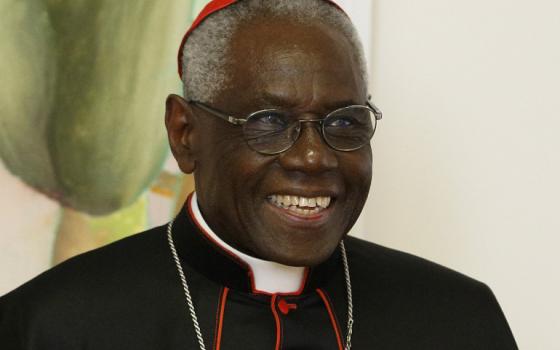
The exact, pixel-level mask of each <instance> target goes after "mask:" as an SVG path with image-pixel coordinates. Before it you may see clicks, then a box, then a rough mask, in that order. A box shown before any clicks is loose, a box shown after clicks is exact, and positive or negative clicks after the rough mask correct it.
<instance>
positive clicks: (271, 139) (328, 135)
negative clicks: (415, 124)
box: [189, 97, 383, 155]
mask: <svg viewBox="0 0 560 350" xmlns="http://www.w3.org/2000/svg"><path fill="white" fill-rule="evenodd" d="M189 103H190V104H192V105H194V106H196V107H198V108H200V109H202V110H204V111H205V112H207V113H209V114H211V115H213V116H216V117H218V118H221V119H223V120H225V121H227V122H229V123H231V124H233V125H241V126H242V127H243V135H244V137H245V141H246V142H247V144H248V145H249V147H250V148H251V149H253V150H255V151H256V152H259V153H261V154H264V155H274V154H279V153H282V152H285V151H287V150H288V149H289V148H290V147H292V146H293V145H294V144H295V143H296V141H297V140H298V138H299V135H300V134H301V129H302V124H303V123H318V124H319V125H320V127H321V135H322V137H323V140H324V141H325V143H326V144H327V145H329V146H330V147H331V148H332V149H334V150H337V151H343V152H350V151H355V150H357V149H360V148H362V147H363V146H365V145H366V144H367V143H369V141H370V140H371V138H372V137H373V134H374V133H375V128H376V126H377V121H378V120H381V118H382V116H383V114H382V112H381V110H379V108H377V107H376V106H375V105H374V104H373V103H371V102H370V101H369V97H368V101H367V102H366V105H351V106H346V107H342V108H339V109H336V110H334V111H332V112H330V113H329V114H327V115H326V116H325V117H324V118H322V119H297V118H295V117H294V115H293V114H291V113H289V112H287V111H284V110H281V109H263V110H260V111H257V112H253V113H251V114H249V115H248V116H247V117H246V118H236V117H233V116H231V115H228V114H226V113H224V112H221V111H219V110H217V109H215V108H213V107H210V106H208V105H207V104H204V103H202V102H197V101H189Z"/></svg>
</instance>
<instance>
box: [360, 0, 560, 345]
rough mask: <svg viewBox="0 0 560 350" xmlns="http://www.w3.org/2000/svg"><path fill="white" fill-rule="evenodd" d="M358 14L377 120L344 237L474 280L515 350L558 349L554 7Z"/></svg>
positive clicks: (559, 117) (443, 5)
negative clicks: (368, 170)
mask: <svg viewBox="0 0 560 350" xmlns="http://www.w3.org/2000/svg"><path fill="white" fill-rule="evenodd" d="M371 13H372V20H371V23H372V31H371V33H372V35H373V36H372V39H371V40H372V41H371V45H372V46H371V51H370V55H371V56H370V57H371V72H372V77H371V81H372V84H371V88H372V92H373V96H374V100H375V102H376V103H377V105H378V106H379V107H380V108H381V109H382V110H383V112H384V119H383V120H382V121H381V123H380V125H379V129H378V131H377V133H376V135H375V137H374V141H373V148H374V180H373V190H372V191H371V192H370V198H369V202H368V204H367V207H366V209H365V211H364V214H363V215H362V216H363V219H362V221H361V222H360V223H359V225H357V227H355V233H356V234H358V235H361V236H363V237H366V238H367V239H369V240H372V241H375V242H378V243H380V244H384V245H388V246H391V247H395V248H398V249H402V250H405V251H408V252H412V253H414V254H417V255H420V256H423V257H426V258H428V259H431V260H434V261H436V262H439V263H441V264H443V265H446V266H449V267H451V268H454V269H456V270H459V271H461V272H463V273H465V274H467V275H470V276H472V277H474V278H476V279H479V280H482V281H484V282H486V283H487V284H489V285H490V286H491V287H492V289H493V291H494V293H495V294H496V296H497V297H498V300H499V301H500V304H501V306H502V308H503V309H504V312H505V313H506V316H507V318H508V320H509V322H510V325H511V327H512V329H513V332H514V334H515V336H516V339H517V341H518V344H519V347H520V348H521V349H560V345H558V341H557V339H556V338H557V333H558V331H560V318H559V317H558V315H559V314H560V302H559V301H558V299H559V297H558V296H559V295H560V272H559V270H560V258H559V251H558V250H559V246H560V239H559V238H558V237H559V234H560V223H559V220H558V217H559V210H560V204H559V203H560V202H559V198H560V154H559V153H560V112H559V111H560V96H559V92H560V87H559V82H560V64H559V62H560V40H559V35H560V15H559V14H560V3H559V2H557V1H548V0H536V1H530V2H529V1H516V0H513V1H512V0H508V1H506V0H491V1H488V0H471V1H449V0H423V1H414V0H377V1H374V2H373V6H372V8H371Z"/></svg>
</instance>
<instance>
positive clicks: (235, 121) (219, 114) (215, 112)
mask: <svg viewBox="0 0 560 350" xmlns="http://www.w3.org/2000/svg"><path fill="white" fill-rule="evenodd" d="M189 103H191V104H194V105H195V106H197V107H199V108H200V109H202V110H204V111H206V112H208V113H210V114H212V115H214V116H216V117H218V118H221V119H223V120H225V121H227V122H229V123H231V124H234V125H241V124H245V122H246V121H247V119H243V118H236V117H233V116H231V115H228V114H225V113H222V112H220V111H218V110H216V109H214V108H212V107H210V106H208V105H206V104H204V103H202V102H197V101H189Z"/></svg>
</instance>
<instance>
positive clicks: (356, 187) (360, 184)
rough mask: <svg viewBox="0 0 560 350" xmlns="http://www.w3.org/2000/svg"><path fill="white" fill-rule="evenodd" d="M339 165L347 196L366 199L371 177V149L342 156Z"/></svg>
mask: <svg viewBox="0 0 560 350" xmlns="http://www.w3.org/2000/svg"><path fill="white" fill-rule="evenodd" d="M339 163H340V168H341V172H342V174H343V176H344V181H345V183H346V188H347V189H348V192H349V193H348V195H350V196H352V197H354V198H356V196H358V197H363V198H367V195H368V192H369V187H370V184H371V177H372V156H371V148H369V147H368V148H364V149H362V150H358V151H356V152H349V153H347V154H344V155H343V157H341V159H339ZM364 200H365V199H364Z"/></svg>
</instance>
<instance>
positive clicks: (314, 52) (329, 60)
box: [225, 16, 365, 108]
mask: <svg viewBox="0 0 560 350" xmlns="http://www.w3.org/2000/svg"><path fill="white" fill-rule="evenodd" d="M229 50H230V52H229V53H230V57H231V61H230V64H229V66H228V67H226V70H227V71H228V74H227V75H228V76H229V77H230V84H229V88H226V91H225V96H226V98H227V96H228V95H230V94H234V95H235V96H236V101H228V104H229V105H231V104H232V103H234V104H243V103H245V104H247V105H250V104H256V103H258V102H259V101H260V100H263V99H266V98H269V97H271V96H274V97H277V98H278V99H281V100H283V101H286V103H289V102H292V103H294V104H301V103H311V101H313V100H321V99H325V100H331V101H332V100H333V99H334V100H336V99H341V100H349V99H356V98H358V97H357V95H359V94H365V89H364V79H363V77H361V76H360V69H359V64H358V62H356V53H354V52H353V51H352V50H353V49H352V46H351V45H350V42H349V41H348V39H347V38H346V37H345V36H344V35H343V34H342V33H340V32H338V31H337V30H335V29H333V28H330V27H329V26H327V25H325V24H322V23H317V22H314V23H306V24H303V23H298V22H295V21H293V20H291V19H286V18H278V17H266V16H263V17H259V18H258V19H255V20H252V21H250V22H248V23H244V24H243V25H241V26H240V27H239V28H238V29H237V30H236V32H235V33H234V35H233V38H232V42H231V46H230V48H229ZM356 102H357V101H356ZM362 102H363V101H362ZM239 107H240V108H242V107H244V106H239Z"/></svg>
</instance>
